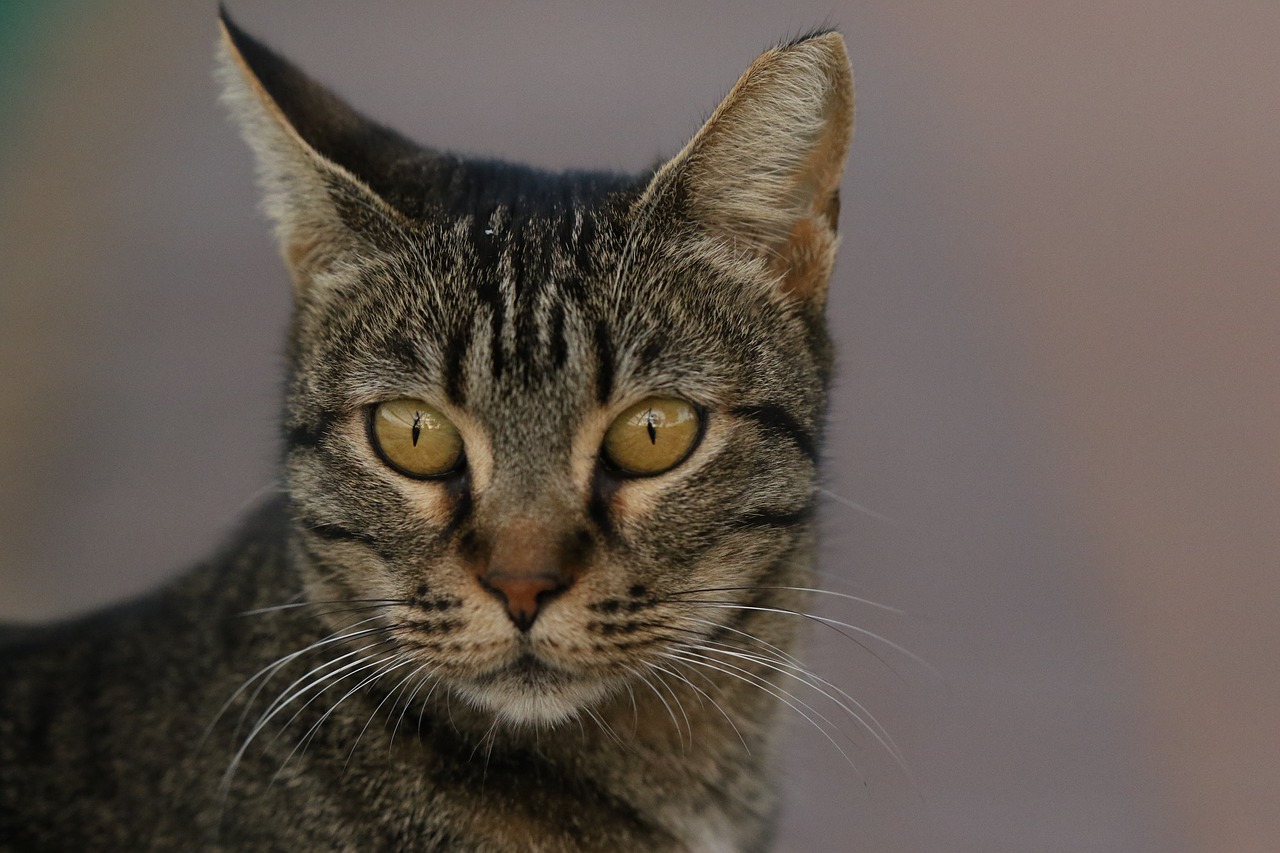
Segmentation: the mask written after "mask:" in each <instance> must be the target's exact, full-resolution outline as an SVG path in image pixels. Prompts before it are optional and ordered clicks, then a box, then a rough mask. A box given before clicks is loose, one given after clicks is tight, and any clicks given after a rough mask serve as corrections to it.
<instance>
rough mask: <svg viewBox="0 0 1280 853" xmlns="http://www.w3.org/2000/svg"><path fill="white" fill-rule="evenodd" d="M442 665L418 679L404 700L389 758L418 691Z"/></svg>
mask: <svg viewBox="0 0 1280 853" xmlns="http://www.w3.org/2000/svg"><path fill="white" fill-rule="evenodd" d="M442 665H443V664H437V665H436V666H435V667H434V668H433V669H432V670H431V671H430V672H428V673H426V674H425V675H423V676H422V678H420V679H418V683H417V684H415V685H414V686H413V690H412V691H411V692H410V693H409V696H408V698H406V699H405V700H404V707H403V708H401V709H400V716H399V717H398V718H396V724H395V726H393V727H392V729H391V740H390V742H389V743H388V744H387V754H388V756H390V754H391V750H392V748H393V747H394V746H395V745H396V734H398V733H399V731H400V724H401V723H402V722H404V715H405V714H407V713H408V712H409V708H411V707H412V706H413V700H414V697H416V696H417V695H418V691H419V690H421V689H422V685H424V684H426V683H427V682H428V681H430V680H431V676H433V675H435V674H436V672H437V671H438V670H439V669H440V667H441V666H442ZM428 666H430V664H426V663H424V664H423V665H422V666H420V667H418V668H417V669H416V670H414V672H413V674H415V675H416V674H417V673H419V672H422V671H423V670H424V669H426V668H427V667H428ZM427 698H428V699H429V698H430V694H427ZM424 701H425V700H424ZM419 729H421V724H419Z"/></svg>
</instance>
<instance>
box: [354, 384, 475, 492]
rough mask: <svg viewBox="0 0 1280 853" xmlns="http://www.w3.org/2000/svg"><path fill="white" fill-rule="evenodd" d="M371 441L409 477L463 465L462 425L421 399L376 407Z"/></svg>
mask: <svg viewBox="0 0 1280 853" xmlns="http://www.w3.org/2000/svg"><path fill="white" fill-rule="evenodd" d="M369 440H370V442H372V444H373V447H374V449H375V450H376V451H378V455H379V456H380V457H382V460H383V461H384V462H386V463H387V464H388V465H389V466H391V467H392V468H393V469H395V470H396V471H398V472H400V473H401V474H404V475H405V476H407V477H415V478H419V479H423V478H432V477H443V476H445V475H446V474H451V473H453V472H454V471H457V470H458V469H459V468H460V467H461V465H462V436H461V435H459V434H458V428H457V427H455V426H454V425H453V424H452V423H450V421H449V419H448V418H446V417H445V416H444V415H442V414H440V411H439V410H438V409H436V408H434V407H433V406H430V405H428V404H427V403H424V402H422V401H421V400H414V399H410V398H404V399H400V400H389V401H387V402H385V403H379V404H378V405H377V406H375V407H374V408H373V411H372V413H371V414H370V419H369Z"/></svg>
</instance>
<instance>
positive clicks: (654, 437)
mask: <svg viewBox="0 0 1280 853" xmlns="http://www.w3.org/2000/svg"><path fill="white" fill-rule="evenodd" d="M644 419H645V428H646V429H647V430H648V431H649V443H650V444H657V443H658V430H657V429H656V428H655V427H654V425H653V409H650V410H649V411H647V412H645V413H644Z"/></svg>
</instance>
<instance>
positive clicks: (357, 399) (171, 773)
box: [0, 17, 853, 851]
mask: <svg viewBox="0 0 1280 853" xmlns="http://www.w3.org/2000/svg"><path fill="white" fill-rule="evenodd" d="M221 52H222V62H223V70H222V75H223V79H224V83H225V87H226V99H227V101H228V103H229V104H230V106H231V109H232V112H233V114H234V115H235V116H236V118H237V120H238V122H239V123H240V126H241V127H242V129H243V130H244V133H245V136H246V138H247V139H248V141H249V143H250V145H251V147H252V148H253V150H254V152H255V154H256V157H257V162H258V165H259V172H260V176H261V180H262V185H263V189H264V196H265V206H266V209H267V212H268V214H269V215H270V216H271V218H272V220H273V221H274V223H275V225H276V229H277V234H278V236H279V240H280V244H281V248H282V254H283V256H284V258H285V261H286V263H287V265H288V267H289V269H290V272H291V275H292V277H293V282H294V294H295V312H294V319H293V326H292V331H291V337H290V373H289V383H288V390H287V401H286V419H285V424H284V436H285V443H286V451H285V457H284V463H283V468H284V482H285V484H286V489H285V491H286V493H287V497H286V499H285V500H283V501H281V502H276V503H274V504H272V505H271V506H270V507H268V508H266V509H265V510H263V512H262V513H260V515H259V517H258V518H257V520H256V521H255V522H254V523H253V525H251V526H250V527H249V528H248V529H247V530H246V531H245V532H244V533H243V534H242V535H241V537H240V538H239V539H237V540H236V542H235V544H234V545H233V546H232V547H231V548H230V549H229V550H228V551H226V552H225V553H224V554H223V555H222V556H221V557H219V558H218V559H216V560H214V561H212V562H211V563H210V564H209V565H208V566H206V567H204V568H203V569H201V570H200V571H198V572H196V573H195V574H193V575H191V576H189V577H187V578H186V579H184V580H183V581H180V582H179V583H178V584H176V585H175V586H174V587H172V588H170V589H168V590H165V591H163V592H162V593H160V594H158V595H157V596H156V597H153V598H152V599H149V600H147V601H144V602H142V603H140V604H138V605H135V606H134V607H132V608H130V609H129V610H127V611H125V612H122V613H119V614H115V615H113V616H109V617H99V618H97V619H94V620H90V621H89V622H85V623H82V624H77V625H75V626H72V627H70V628H68V629H65V630H63V631H62V632H60V633H59V632H54V633H51V634H48V635H47V636H46V635H43V634H42V635H40V636H39V637H32V638H29V639H28V640H27V641H26V642H25V643H24V644H23V645H21V646H11V647H10V651H9V652H8V653H7V655H6V657H5V658H4V661H5V663H4V666H5V667H6V669H5V671H4V672H3V677H4V678H5V679H6V680H7V681H8V682H9V683H10V684H11V685H16V686H15V687H12V688H11V689H10V690H8V691H7V692H6V698H5V699H3V700H0V702H3V703H8V704H9V705H10V707H9V709H8V710H7V711H6V714H5V715H4V716H3V717H2V718H0V719H3V722H0V767H3V768H4V769H2V770H0V783H2V785H3V787H0V795H2V798H0V839H3V838H4V835H3V833H5V832H10V833H15V834H14V835H12V836H11V837H14V838H19V839H21V842H24V843H29V844H32V845H36V846H39V845H47V846H58V845H64V846H80V847H92V848H95V849H104V848H113V847H114V848H120V849H124V848H126V847H127V848H129V849H137V848H140V847H146V846H151V847H154V848H157V849H192V848H202V847H203V848H210V849H267V848H271V849H284V848H290V849H423V850H475V851H511V850H545V851H578V850H609V851H626V850H645V851H661V850H686V851H702V850H713V851H740V850H760V849H764V847H765V846H766V845H767V842H768V838H769V827H770V824H771V818H772V815H773V810H774V799H773V793H772V783H771V777H770V771H769V768H770V752H771V745H772V741H773V732H774V729H775V725H774V718H775V717H776V715H777V712H778V707H779V705H780V701H779V699H778V689H777V688H776V687H775V686H774V685H775V682H777V681H778V680H779V678H780V676H779V675H778V674H777V672H776V669H777V666H776V664H775V665H774V667H773V668H770V666H769V665H767V663H766V662H765V660H766V659H765V658H761V657H759V655H760V654H761V653H765V654H767V655H769V657H768V658H767V660H773V661H780V660H783V659H782V658H774V657H772V655H773V651H768V652H766V651H765V650H776V652H777V653H778V654H785V651H784V650H785V649H787V648H788V647H789V646H790V645H791V643H792V638H793V635H794V633H795V628H796V622H797V621H799V620H797V619H794V618H790V616H789V614H787V613H785V612H782V611H794V610H798V609H802V605H803V597H802V596H801V595H800V594H799V593H798V592H796V591H795V588H801V587H808V586H811V585H812V577H811V574H812V562H813V529H812V510H813V506H814V502H815V500H814V492H815V488H816V481H815V476H816V467H815V466H816V462H817V457H818V449H819V447H820V444H821V433H822V417H823V410H824V406H825V400H826V383H827V377H828V375H829V372H830V360H831V354H830V346H829V343H828V340H827V337H826V333H825V329H824V324H823V320H822V314H823V308H824V302H825V296H826V282H827V277H828V276H829V273H830V269H831V263H832V260H833V257H834V251H835V245H836V234H835V230H834V229H835V211H836V209H837V207H838V202H837V197H836V194H837V187H838V183H839V178H840V174H841V169H842V165H843V160H844V156H845V149H846V146H847V144H848V139H849V135H850V133H851V130H852V117H853V100H852V99H853V93H852V84H851V81H850V78H849V71H848V64H847V60H846V58H845V55H844V49H843V42H842V40H841V39H840V37H839V36H838V35H835V34H833V33H815V34H812V35H810V36H807V37H805V38H803V39H800V40H798V41H796V42H793V43H790V44H787V45H783V46H781V47H779V48H776V49H774V50H771V51H769V52H768V53H766V54H764V55H763V56H762V57H761V58H760V59H759V60H758V61H757V62H756V63H755V64H754V65H753V66H752V67H751V68H750V69H749V70H748V72H747V73H746V74H745V75H744V77H743V78H742V80H741V81H739V83H738V85H737V86H736V87H735V88H734V89H733V91H732V92H731V93H730V94H729V96H728V97H727V98H726V99H725V101H724V102H723V103H722V104H721V105H720V107H719V108H718V109H717V110H716V111H715V112H714V113H713V114H712V116H711V118H710V119H709V120H708V122H707V124H706V125H705V126H704V128H703V129H702V131H701V132H700V133H699V134H698V135H697V136H695V138H694V139H693V140H692V141H691V142H690V144H689V145H688V146H687V147H686V148H685V149H684V150H683V151H682V152H681V153H680V154H678V155H677V156H676V157H675V158H673V159H672V160H671V161H670V162H668V163H666V164H665V165H663V166H662V167H661V168H659V169H657V170H655V171H654V172H653V173H651V174H646V175H641V176H635V177H626V176H616V175H604V174H588V173H581V174H574V173H570V174H548V173H543V172H539V171H537V170H534V169H530V168H526V167H522V166H513V165H509V164H504V163H496V162H483V161H470V160H465V159H461V158H458V157H455V156H453V155H449V154H444V153H440V152H436V151H432V150H430V149H426V148H422V147H420V146H418V145H416V144H414V143H412V142H409V141H408V140H406V139H404V138H403V137H401V136H399V135H398V134H396V133H394V132H393V131H390V130H388V129H385V128H382V127H379V126H377V125H375V124H373V123H371V122H369V121H367V120H366V119H364V118H362V117H361V116H359V115H358V114H357V113H355V112H354V111H352V110H351V109H350V108H349V107H347V106H346V105H344V104H343V103H342V102H341V101H339V100H338V99H337V98H336V97H335V96H333V95H332V94H330V93H328V92H327V91H325V90H323V89H321V88H320V87H319V86H317V85H316V84H314V83H313V82H311V81H310V80H309V79H308V78H307V77H305V75H303V74H302V73H301V72H300V71H299V70H297V69H296V68H295V67H293V66H292V65H290V64H289V63H288V62H287V61H285V60H283V59H281V58H279V57H277V56H276V55H275V54H274V53H272V52H271V51H270V50H269V49H268V48H266V47H265V46H263V45H262V44H261V43H259V42H257V41H256V40H254V39H253V38H252V37H250V36H248V35H247V34H245V33H244V32H243V31H241V30H239V29H238V28H237V27H236V26H235V25H234V24H233V23H231V22H230V21H229V20H227V19H225V17H224V39H223V42H222V47H221ZM655 395H656V396H674V397H679V398H681V399H684V400H687V401H689V402H691V403H693V404H694V405H695V406H696V407H697V409H698V410H699V411H700V412H701V413H702V415H703V418H704V421H703V428H702V434H701V439H700V442H699V444H698V445H697V447H696V448H695V450H694V451H693V452H692V454H691V455H690V456H689V457H688V458H687V459H686V460H685V461H684V462H682V463H681V464H679V465H677V466H676V467H675V468H674V469H672V470H670V471H668V472H666V473H664V474H661V475H659V476H653V477H643V478H635V477H624V476H620V475H619V474H618V473H617V472H616V471H614V470H612V469H611V468H610V467H609V466H608V465H606V464H604V463H603V462H602V460H601V455H600V446H601V441H602V439H603V436H604V432H605V430H606V429H607V427H608V426H609V424H610V423H611V422H612V420H613V419H614V418H615V417H616V416H617V415H618V414H619V413H620V412H621V411H623V410H624V409H626V408H627V407H628V406H630V405H632V404H634V403H635V402H637V401H638V400H642V399H644V398H646V397H649V396H655ZM401 397H414V398H419V399H422V400H424V401H426V402H428V403H429V404H430V405H432V406H434V407H435V408H437V409H438V410H439V411H440V412H442V413H444V415H445V416H446V417H448V418H449V419H450V420H451V421H452V422H453V423H454V424H455V425H456V426H457V428H458V430H459V431H460V433H461V434H462V437H463V440H464V444H465V453H466V460H465V466H464V467H463V468H462V469H460V473H458V474H457V475H456V476H455V475H451V476H450V477H448V478H445V479H440V480H416V479H411V478H409V477H405V476H402V475H400V474H398V473H397V472H396V471H394V470H392V469H391V468H389V467H388V466H387V465H386V464H384V463H383V462H382V461H381V459H380V457H379V455H378V454H377V453H376V452H375V451H374V449H373V448H372V446H371V444H370V437H369V436H370V432H369V430H370V427H369V423H370V411H371V407H373V406H375V405H376V404H377V403H379V402H381V401H385V400H390V399H396V398H401ZM498 554H502V555H514V556H503V557H497V556H495V555H498ZM522 555H536V556H537V558H538V559H546V560H552V561H556V562H557V564H563V565H564V566H567V567H571V569H572V572H571V576H572V583H571V585H569V586H568V588H567V589H565V590H564V591H563V592H561V593H560V594H558V595H557V596H556V597H555V598H554V599H553V600H550V601H548V602H547V603H545V605H544V606H543V607H542V609H541V610H540V612H539V614H538V616H537V619H536V621H534V622H533V623H532V625H531V627H530V626H529V625H524V626H523V627H521V626H517V625H516V624H513V622H512V620H511V619H509V618H508V617H507V614H506V612H505V611H504V609H503V605H502V603H501V601H500V600H499V599H498V598H496V597H495V595H493V594H491V591H490V590H486V589H485V588H483V585H482V584H480V583H477V577H478V575H479V573H481V572H483V570H484V567H485V566H486V565H488V563H489V562H490V561H492V560H497V559H504V560H505V559H522V558H523V556H522ZM532 558H533V557H530V559H532ZM566 571H568V570H566ZM255 610H261V611H262V612H261V613H259V614H258V615H256V616H252V617H241V616H239V615H238V614H242V613H244V612H245V611H255ZM714 649H726V650H730V652H731V651H732V650H733V649H738V650H739V652H740V653H741V654H742V655H745V656H740V657H737V658H724V659H720V658H708V657H706V656H707V655H708V654H709V652H708V650H714ZM295 652H297V653H296V654H294V653H295ZM730 652H726V654H727V653H730ZM698 656H703V657H704V658H706V659H707V660H714V662H715V664H716V665H714V666H712V665H709V664H707V665H702V664H700V663H699V657H698ZM62 667H65V668H66V669H65V670H64V669H62ZM735 670H737V671H736V672H735ZM67 671H70V672H77V671H78V672H81V673H90V672H91V673H92V675H83V676H68V675H66V674H65V673H66V672H67ZM255 672H257V675H254V673H255ZM69 677H83V679H84V680H85V681H86V683H87V686H86V687H85V690H86V691H87V692H86V695H85V697H84V698H83V699H82V700H80V701H79V704H77V705H76V706H75V707H65V706H63V705H62V704H61V703H60V702H58V701H56V700H55V701H54V703H53V704H54V707H53V708H51V709H45V708H44V707H43V706H42V705H41V704H40V703H41V702H45V701H46V700H45V699H41V698H40V697H42V696H45V695H46V693H47V689H46V688H45V687H41V684H48V683H49V679H66V678H69ZM42 679H43V681H42ZM290 682H292V684H290ZM286 685H288V686H286ZM237 686H240V687H241V689H239V690H237ZM330 689H332V691H333V692H331V693H328V692H326V691H328V690H330ZM322 696H323V697H324V698H320V697H322ZM228 697H230V698H228ZM339 697H341V698H339ZM220 707H221V708H222V711H221V712H219V710H218V709H219V708H220ZM44 717H50V718H51V719H43V718H44ZM83 720H90V721H96V725H97V726H98V727H99V728H100V729H102V732H101V734H100V736H99V735H95V736H94V737H93V738H90V739H88V740H85V739H83V738H78V739H77V738H71V740H70V741H65V740H63V739H64V738H70V737H71V736H70V735H69V734H67V733H68V732H71V731H73V730H75V727H76V724H77V721H83ZM206 726H211V728H210V730H209V732H208V733H206V734H207V736H206V737H204V738H203V739H202V738H201V737H200V733H201V732H202V731H203V730H204V728H205V727H206ZM82 742H83V746H76V744H79V743H82ZM39 744H44V745H43V746H40V745H39ZM304 745H305V748H303V747H304ZM228 750H230V751H229V752H228ZM71 768H75V770H74V771H73V770H72V769H71ZM77 774H78V776H77ZM72 777H76V778H77V781H75V782H74V784H73V783H72V782H71V781H70V780H71V779H72ZM68 798H73V799H74V802H75V803H76V809H77V812H76V814H77V818H76V820H74V821H70V822H68V821H63V820H61V819H60V818H58V817H57V816H58V815H60V814H62V811H60V810H65V809H67V808H69V806H68V805H67V803H68V802H70V800H69V799H68ZM121 804H125V805H127V809H122V808H120V806H121ZM0 847H3V842H2V841H0Z"/></svg>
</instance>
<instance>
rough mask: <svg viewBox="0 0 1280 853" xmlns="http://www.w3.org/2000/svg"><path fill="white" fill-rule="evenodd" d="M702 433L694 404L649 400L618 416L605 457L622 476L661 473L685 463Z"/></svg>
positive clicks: (608, 434)
mask: <svg viewBox="0 0 1280 853" xmlns="http://www.w3.org/2000/svg"><path fill="white" fill-rule="evenodd" d="M701 433H702V422H701V419H700V418H699V417H698V410H697V409H695V408H694V407H693V404H691V403H686V402H685V401H684V400H677V399H675V398H674V397H650V398H649V399H647V400H641V401H640V402H639V403H636V404H635V405H634V406H632V407H631V408H629V409H627V410H626V411H625V412H623V413H622V414H620V415H618V417H617V418H616V419H615V420H614V422H613V423H612V424H611V425H610V426H609V431H608V432H606V433H605V434H604V456H605V459H606V460H608V461H609V463H610V464H612V465H613V466H614V467H615V468H618V469H620V470H621V471H622V472H623V473H624V474H631V475H633V476H648V475H651V474H661V473H662V472H664V471H669V470H671V469H672V468H674V467H676V466H677V465H679V464H680V463H681V462H683V461H684V460H685V457H687V456H688V455H689V453H690V452H691V451H692V450H693V446H694V445H695V444H697V443H698V437H699V436H700V435H701Z"/></svg>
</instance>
